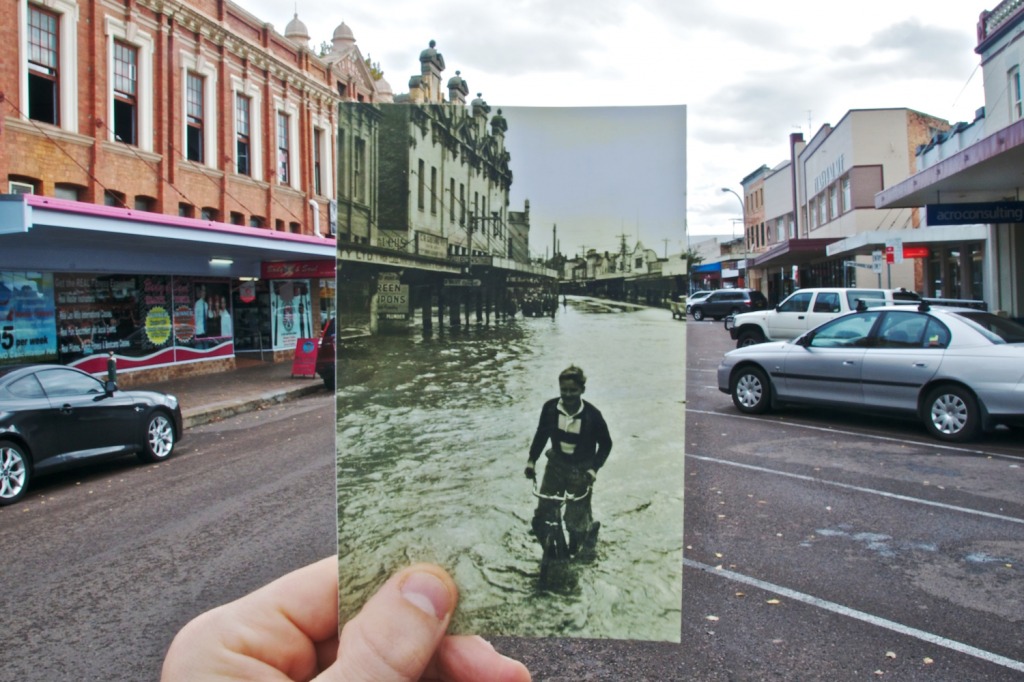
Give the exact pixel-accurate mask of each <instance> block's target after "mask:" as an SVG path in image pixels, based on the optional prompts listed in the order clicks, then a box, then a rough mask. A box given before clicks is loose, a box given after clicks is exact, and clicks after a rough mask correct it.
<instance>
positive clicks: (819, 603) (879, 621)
mask: <svg viewBox="0 0 1024 682" xmlns="http://www.w3.org/2000/svg"><path fill="white" fill-rule="evenodd" d="M683 565H684V566H689V567H690V568H696V569H698V570H701V571H705V572H707V573H711V574H713V575H720V576H722V577H724V578H727V579H729V580H732V581H735V582H738V583H742V584H744V585H750V586H751V587H756V588H758V589H761V590H764V591H766V592H771V593H773V594H777V595H779V596H782V597H786V598H787V599H792V600H793V601H798V602H802V603H804V604H809V605H811V606H814V607H817V608H819V609H823V610H825V611H830V612H832V613H836V614H839V615H841V616H846V617H848V618H854V619H856V620H859V621H862V622H865V623H868V624H870V625H875V626H878V627H881V628H885V629H887V630H891V631H893V632H897V633H899V634H901V635H906V636H908V637H913V638H915V639H919V640H921V641H923V642H928V643H929V644H934V645H936V646H940V647H943V648H945V649H950V650H952V651H956V652H959V653H962V654H967V655H968V656H974V657H975V658H980V659H981V660H983V661H987V662H989V663H994V664H996V665H1000V666H1003V667H1004V668H1009V669H1010V670H1016V671H1018V672H1024V661H1017V660H1014V659H1012V658H1007V657H1006V656H1000V655H999V654H994V653H992V652H991V651H985V650H984V649H979V648H977V647H973V646H971V645H969V644H964V643H962V642H957V641H956V640H953V639H948V638H946V637H942V636H940V635H936V634H933V633H931V632H925V631H924V630H918V629H917V628H912V627H910V626H907V625H902V624H900V623H897V622H895V621H891V620H888V619H886V618H881V617H879V616H873V615H871V614H870V613H864V612H863V611H858V610H856V609H851V608H850V607H848V606H843V605H842V604H836V603H835V602H830V601H826V600H824V599H819V598H818V597H812V596H811V595H809V594H804V593H803V592H797V591H796V590H791V589H789V588H787V587H782V586H780V585H774V584H772V583H768V582H765V581H763V580H758V579H757V578H752V577H750V576H746V575H743V574H742V573H736V572H735V571H729V570H726V569H720V568H717V567H715V566H710V565H708V564H703V563H701V562H699V561H693V560H692V559H686V558H684V559H683Z"/></svg>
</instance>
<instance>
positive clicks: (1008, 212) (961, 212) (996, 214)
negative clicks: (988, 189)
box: [925, 201, 1024, 226]
mask: <svg viewBox="0 0 1024 682" xmlns="http://www.w3.org/2000/svg"><path fill="white" fill-rule="evenodd" d="M925 209H926V214H927V216H928V224H929V225H931V226H935V225H973V224H976V223H984V224H992V223H1024V201H990V202H981V203H971V204H928V205H927V206H925Z"/></svg>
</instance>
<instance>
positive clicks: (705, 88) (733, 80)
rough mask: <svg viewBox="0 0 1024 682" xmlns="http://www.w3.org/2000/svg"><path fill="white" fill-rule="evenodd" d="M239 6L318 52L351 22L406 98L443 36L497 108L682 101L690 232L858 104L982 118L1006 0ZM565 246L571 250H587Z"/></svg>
mask: <svg viewBox="0 0 1024 682" xmlns="http://www.w3.org/2000/svg"><path fill="white" fill-rule="evenodd" d="M236 1H238V2H239V4H240V5H241V6H242V7H244V8H246V9H247V10H249V11H250V12H252V13H253V14H255V15H256V16H257V17H259V18H260V19H262V20H264V21H267V22H270V23H271V24H273V26H274V27H275V29H276V30H277V31H278V32H281V33H283V32H284V27H285V25H286V24H287V23H288V21H290V20H291V18H292V15H293V12H295V11H297V12H298V15H299V18H300V19H302V20H303V21H304V22H305V24H306V25H307V26H308V27H309V30H310V33H311V38H312V43H313V44H314V45H319V44H320V43H321V42H323V41H328V42H329V41H330V39H331V36H332V34H333V31H334V28H335V27H336V26H337V25H338V24H339V23H341V22H342V21H344V22H345V23H346V24H347V25H348V26H349V27H350V28H351V29H352V31H353V33H354V34H355V37H356V41H357V43H356V44H357V45H358V47H359V49H360V50H361V51H362V53H363V55H364V56H369V57H370V58H371V59H372V60H373V61H374V62H377V63H379V64H380V67H381V68H382V69H383V71H384V77H385V78H386V79H387V80H388V82H389V83H390V84H391V86H392V88H393V90H394V91H395V92H396V93H402V92H407V91H408V82H409V77H410V76H413V75H415V74H418V73H419V60H418V57H419V53H420V51H421V50H423V49H424V48H426V47H427V43H428V42H429V41H430V40H432V39H433V40H436V41H437V49H438V51H440V52H441V53H442V54H443V55H444V58H445V63H446V66H447V70H446V72H445V73H444V74H443V78H444V79H445V81H447V79H448V78H450V77H451V76H454V75H455V71H456V70H458V71H461V75H462V77H463V78H464V79H465V80H466V81H467V83H468V84H469V88H470V91H471V97H473V96H475V95H476V93H478V92H479V93H481V94H482V96H483V98H484V99H485V100H486V101H487V102H488V103H489V104H491V105H492V106H511V105H515V106H529V107H538V106H543V107H580V106H586V107H594V106H600V107H609V106H637V105H686V119H687V120H686V126H687V140H686V153H687V158H686V165H687V169H686V192H687V196H686V201H685V204H686V207H687V216H686V226H687V228H688V230H689V234H690V235H691V237H692V236H697V235H707V234H730V233H731V232H732V227H733V223H732V220H733V219H734V218H738V217H739V211H740V208H739V203H738V202H737V201H736V198H735V197H734V196H732V195H730V194H725V193H723V192H721V189H720V188H722V187H731V188H734V189H735V190H736V191H737V192H741V186H740V180H741V179H742V178H743V177H744V176H746V175H747V174H749V173H750V172H752V171H753V170H756V169H757V168H758V167H760V166H761V165H767V166H770V167H771V166H775V165H776V164H778V163H779V162H781V161H783V160H784V159H786V158H787V155H788V149H787V146H788V145H787V142H788V138H789V135H790V133H793V132H802V133H803V134H804V137H805V139H810V137H811V136H812V135H813V133H814V132H815V131H817V130H818V129H819V128H820V127H821V126H822V125H823V124H825V123H832V124H835V123H838V122H839V120H840V119H841V118H842V117H843V115H844V114H845V113H846V112H847V111H849V110H850V109H868V108H883V107H909V108H912V109H916V110H918V111H922V112H924V113H928V114H932V115H935V116H939V117H941V118H945V119H947V120H949V121H951V122H956V121H970V120H973V118H974V112H975V110H976V109H977V108H978V107H980V106H982V105H983V104H984V98H983V95H982V86H981V69H980V67H979V58H978V55H976V54H975V53H974V46H975V45H976V43H977V39H976V26H977V22H978V16H979V14H980V13H981V12H982V11H983V10H986V9H993V8H994V7H995V6H996V5H997V4H998V2H996V1H995V0H989V2H975V1H974V0H932V1H931V2H892V1H891V0H860V1H859V2H857V3H853V4H846V5H842V6H837V5H835V4H834V3H827V2H820V0H786V1H783V2H763V1H762V0H732V2H718V1H716V0H686V1H685V2H676V1H675V0H561V1H558V2H556V1H555V0H548V1H546V2H545V1H543V0H532V1H530V0H507V1H506V2H503V3H483V2H477V1H476V0H447V1H445V2H442V3H424V2H410V1H409V0H376V2H353V3H351V4H347V3H336V4H330V5H326V6H325V5H323V4H320V3H313V2H309V0H299V1H298V2H297V3H295V2H294V0H293V2H292V3H280V2H278V1H277V0H236ZM510 126H511V124H510ZM509 132H510V136H511V133H512V130H511V129H510V131H509ZM510 152H511V153H512V154H513V166H514V165H515V153H514V152H515V150H514V149H513V148H511V147H510ZM517 177H519V176H517ZM531 207H532V208H533V209H534V211H536V201H535V200H533V199H531ZM621 221H622V224H623V229H622V230H621V231H625V232H627V233H628V232H630V228H634V230H633V231H634V232H635V222H636V218H635V216H634V217H633V220H632V221H631V220H630V216H623V217H622V218H621ZM630 222H633V223H634V224H633V225H630ZM543 229H544V230H545V231H549V230H550V227H549V226H546V225H545V226H543ZM617 232H618V231H617ZM617 232H616V233H617ZM641 236H642V238H643V240H644V242H645V244H646V245H648V246H651V247H652V248H655V249H656V250H657V251H658V253H659V254H660V253H662V250H663V243H662V241H661V240H662V239H664V238H666V237H664V236H663V235H661V234H660V233H659V234H658V235H654V234H652V235H650V236H645V235H644V234H643V226H642V225H641ZM608 238H609V243H608V244H606V245H605V244H587V246H588V247H589V246H593V247H594V248H599V249H602V250H605V249H614V248H615V247H616V246H617V241H618V240H617V238H616V237H615V236H614V234H613V235H609V237H608ZM562 244H563V250H565V251H569V250H570V249H571V248H572V247H575V246H576V244H571V243H569V242H568V241H567V240H563V241H562Z"/></svg>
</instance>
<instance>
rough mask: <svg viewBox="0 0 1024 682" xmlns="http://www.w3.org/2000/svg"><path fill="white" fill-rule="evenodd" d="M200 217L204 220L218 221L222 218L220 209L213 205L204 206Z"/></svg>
mask: <svg viewBox="0 0 1024 682" xmlns="http://www.w3.org/2000/svg"><path fill="white" fill-rule="evenodd" d="M199 217H200V218H201V219H203V220H210V221H214V222H216V221H217V220H219V218H220V211H218V210H217V209H215V208H213V207H212V206H203V208H202V209H200V211H199Z"/></svg>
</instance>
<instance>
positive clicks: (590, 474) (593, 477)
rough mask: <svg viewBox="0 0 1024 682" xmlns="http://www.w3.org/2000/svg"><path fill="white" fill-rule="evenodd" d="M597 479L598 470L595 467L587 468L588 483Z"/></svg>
mask: <svg viewBox="0 0 1024 682" xmlns="http://www.w3.org/2000/svg"><path fill="white" fill-rule="evenodd" d="M596 480H597V472H596V471H594V470H593V469H587V483H590V484H593V483H594V481H596Z"/></svg>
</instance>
